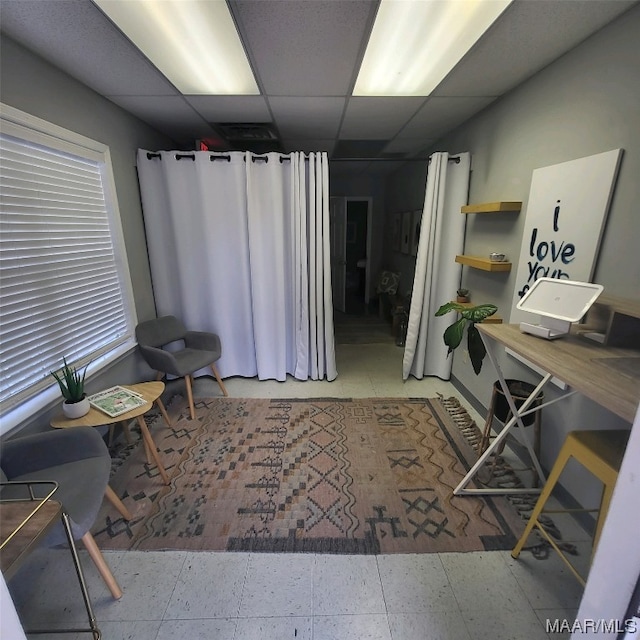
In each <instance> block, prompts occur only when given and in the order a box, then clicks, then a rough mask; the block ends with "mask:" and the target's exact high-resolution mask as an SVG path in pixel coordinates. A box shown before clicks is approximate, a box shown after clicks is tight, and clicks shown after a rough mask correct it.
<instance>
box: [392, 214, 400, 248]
mask: <svg viewBox="0 0 640 640" xmlns="http://www.w3.org/2000/svg"><path fill="white" fill-rule="evenodd" d="M391 224H392V228H391V250H392V251H400V239H401V238H402V214H401V213H394V214H393V217H392V219H391Z"/></svg>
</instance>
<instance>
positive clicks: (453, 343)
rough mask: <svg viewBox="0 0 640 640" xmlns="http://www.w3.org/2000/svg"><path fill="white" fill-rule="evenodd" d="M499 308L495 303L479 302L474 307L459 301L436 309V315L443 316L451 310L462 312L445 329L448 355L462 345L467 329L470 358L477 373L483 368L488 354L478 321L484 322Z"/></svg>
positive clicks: (444, 338) (444, 336)
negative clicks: (479, 330) (483, 362)
mask: <svg viewBox="0 0 640 640" xmlns="http://www.w3.org/2000/svg"><path fill="white" fill-rule="evenodd" d="M497 310H498V307H496V305H495V304H478V305H476V306H474V307H467V306H465V305H463V304H459V303H457V302H447V303H446V304H443V305H442V306H441V307H440V308H439V309H438V310H437V311H436V316H443V315H445V314H447V313H449V312H450V311H456V312H457V313H459V314H460V317H459V318H458V319H457V320H456V321H455V322H454V323H453V324H451V325H449V326H448V327H447V328H446V329H445V332H444V335H443V336H442V338H443V340H444V343H445V344H446V345H447V347H449V351H448V352H447V355H449V354H450V353H451V352H452V351H453V350H454V349H457V348H458V347H459V346H460V343H461V342H462V338H463V337H464V332H465V329H466V331H467V348H468V350H469V359H470V360H471V364H472V366H473V370H474V371H475V372H476V375H477V374H479V373H480V371H481V370H482V361H483V360H484V357H485V355H487V350H486V349H485V346H484V342H482V338H481V337H480V333H479V332H478V329H477V327H476V322H482V321H483V320H484V319H486V318H488V317H489V316H492V315H493V314H494V313H495V312H496V311H497Z"/></svg>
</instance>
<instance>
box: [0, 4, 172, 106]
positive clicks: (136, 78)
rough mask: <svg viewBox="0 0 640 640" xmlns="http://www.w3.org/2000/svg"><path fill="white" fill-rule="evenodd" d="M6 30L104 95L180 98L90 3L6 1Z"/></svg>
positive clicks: (4, 6) (3, 11) (4, 11)
mask: <svg viewBox="0 0 640 640" xmlns="http://www.w3.org/2000/svg"><path fill="white" fill-rule="evenodd" d="M2 31H3V34H4V33H6V34H8V35H9V36H10V37H12V38H14V39H15V40H16V41H18V42H20V43H21V44H23V45H24V46H26V47H27V48H28V49H31V50H32V51H34V52H35V53H37V54H39V55H41V56H42V57H44V58H46V59H47V60H48V61H49V62H51V63H52V64H54V65H55V66H57V67H59V68H60V69H62V70H63V71H66V72H67V73H68V74H69V75H70V76H73V77H74V78H76V79H77V80H80V81H81V82H83V83H84V84H86V85H87V86H89V87H91V88H92V89H94V90H95V91H97V92H98V93H101V94H103V95H109V96H112V95H177V94H178V92H177V90H176V89H175V87H174V86H173V85H172V84H171V83H170V82H169V81H168V80H167V79H166V78H165V77H164V76H163V75H162V74H161V73H160V72H159V71H158V70H157V69H156V68H155V67H154V66H153V65H152V64H151V63H150V62H149V61H148V60H147V59H146V58H145V57H144V55H142V53H141V52H140V51H139V50H138V49H137V48H136V47H134V46H133V45H132V44H131V43H130V42H129V40H128V39H127V38H125V36H124V35H123V34H122V33H121V32H120V31H119V30H118V29H116V28H115V27H114V26H113V24H112V23H111V21H110V20H109V19H108V18H107V17H106V16H105V15H104V14H103V13H102V12H101V11H100V10H99V9H98V8H97V7H96V6H95V5H94V4H93V3H92V2H88V1H87V0H2Z"/></svg>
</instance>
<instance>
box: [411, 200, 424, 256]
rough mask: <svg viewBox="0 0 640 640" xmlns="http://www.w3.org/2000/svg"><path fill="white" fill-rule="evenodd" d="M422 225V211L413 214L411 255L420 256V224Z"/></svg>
mask: <svg viewBox="0 0 640 640" xmlns="http://www.w3.org/2000/svg"><path fill="white" fill-rule="evenodd" d="M421 223H422V210H420V211H414V212H413V213H412V214H411V255H412V256H417V255H418V243H419V242H420V224H421Z"/></svg>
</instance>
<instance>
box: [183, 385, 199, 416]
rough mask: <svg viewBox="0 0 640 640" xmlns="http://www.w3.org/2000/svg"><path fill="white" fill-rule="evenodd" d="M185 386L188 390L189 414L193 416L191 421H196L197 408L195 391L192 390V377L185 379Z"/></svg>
mask: <svg viewBox="0 0 640 640" xmlns="http://www.w3.org/2000/svg"><path fill="white" fill-rule="evenodd" d="M184 384H185V387H186V388H187V399H188V400H189V413H190V415H191V419H192V420H195V419H196V408H195V405H194V404H193V390H192V388H191V376H185V377H184Z"/></svg>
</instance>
